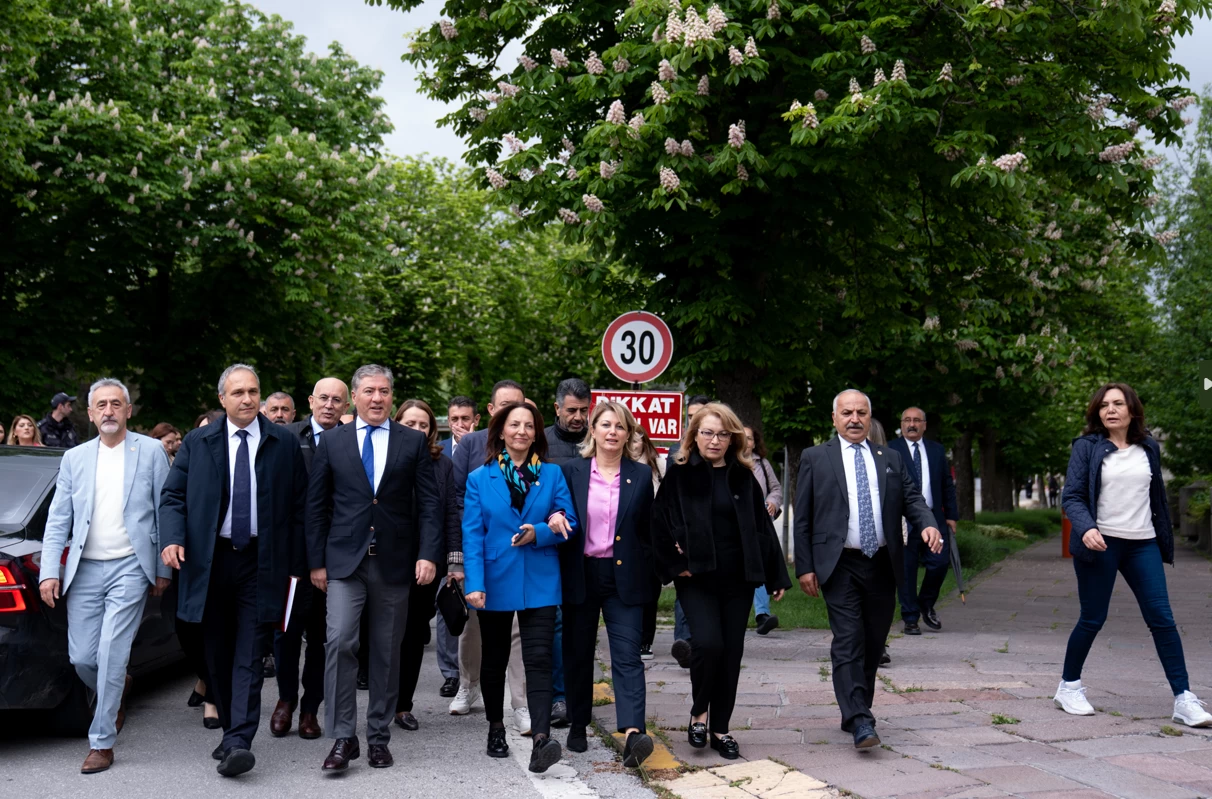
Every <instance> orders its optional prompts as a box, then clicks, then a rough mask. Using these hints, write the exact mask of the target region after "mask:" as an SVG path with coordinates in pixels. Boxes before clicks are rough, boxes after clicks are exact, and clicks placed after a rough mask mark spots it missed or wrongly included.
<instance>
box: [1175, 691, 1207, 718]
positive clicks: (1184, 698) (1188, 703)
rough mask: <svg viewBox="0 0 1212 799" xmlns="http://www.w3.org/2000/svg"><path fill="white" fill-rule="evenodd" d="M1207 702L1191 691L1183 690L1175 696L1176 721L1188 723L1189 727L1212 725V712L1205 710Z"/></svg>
mask: <svg viewBox="0 0 1212 799" xmlns="http://www.w3.org/2000/svg"><path fill="white" fill-rule="evenodd" d="M1206 705H1207V703H1206V702H1201V701H1200V699H1199V697H1198V696H1196V695H1195V694H1193V693H1191V692H1190V691H1183V692H1182V693H1181V694H1179V695H1178V696H1176V697H1174V716H1173V719H1174V721H1177V722H1178V723H1179V724H1186V725H1187V726H1188V727H1212V713H1209V712H1208V711H1206V710H1204V707H1206Z"/></svg>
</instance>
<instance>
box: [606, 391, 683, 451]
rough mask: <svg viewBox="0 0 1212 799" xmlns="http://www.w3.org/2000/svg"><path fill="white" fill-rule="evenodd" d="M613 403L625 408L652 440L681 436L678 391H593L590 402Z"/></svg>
mask: <svg viewBox="0 0 1212 799" xmlns="http://www.w3.org/2000/svg"><path fill="white" fill-rule="evenodd" d="M599 402H617V403H619V404H620V405H624V406H626V407H627V410H629V411H631V415H632V416H634V417H635V418H636V421H638V422H639V423H640V424H642V425H643V426H644V429H645V430H647V431H648V437H649V438H651V439H652V440H653V441H677V440H678V439H679V438H681V437H682V395H681V393H680V392H678V391H613V390H611V389H600V388H595V389H594V390H593V399H592V403H593V404H594V405H597V404H598V403H599Z"/></svg>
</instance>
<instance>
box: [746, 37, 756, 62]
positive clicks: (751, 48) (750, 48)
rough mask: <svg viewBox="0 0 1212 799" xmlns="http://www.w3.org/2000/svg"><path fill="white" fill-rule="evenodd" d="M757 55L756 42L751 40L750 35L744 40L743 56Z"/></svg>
mask: <svg viewBox="0 0 1212 799" xmlns="http://www.w3.org/2000/svg"><path fill="white" fill-rule="evenodd" d="M757 57H758V49H757V42H755V41H754V40H753V37H752V36H750V37H749V38H748V39H746V40H745V58H757Z"/></svg>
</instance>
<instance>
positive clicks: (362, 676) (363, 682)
mask: <svg viewBox="0 0 1212 799" xmlns="http://www.w3.org/2000/svg"><path fill="white" fill-rule="evenodd" d="M358 690H359V691H369V690H370V677H368V676H367V675H366V672H364V671H361V670H359V671H358Z"/></svg>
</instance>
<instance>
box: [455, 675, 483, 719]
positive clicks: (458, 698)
mask: <svg viewBox="0 0 1212 799" xmlns="http://www.w3.org/2000/svg"><path fill="white" fill-rule="evenodd" d="M479 698H480V684H479V683H478V682H473V683H472V684H471V686H470V687H464V686H462V685H460V686H459V692H458V693H457V694H455V697H454V699H452V700H451V702H450V715H452V716H466V715H467V714H468V713H470V712H471V706H472V705H474V704H475V703H476V700H477V699H479Z"/></svg>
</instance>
